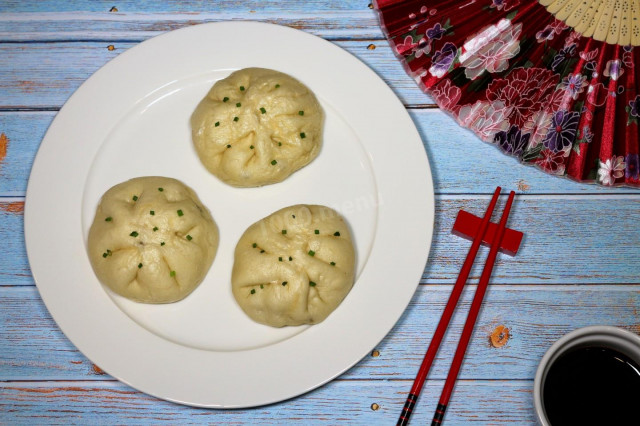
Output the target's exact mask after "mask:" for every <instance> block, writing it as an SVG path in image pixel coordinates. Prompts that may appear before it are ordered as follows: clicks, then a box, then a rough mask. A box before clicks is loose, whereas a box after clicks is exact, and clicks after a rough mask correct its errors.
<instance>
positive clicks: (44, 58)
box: [0, 40, 433, 110]
mask: <svg viewBox="0 0 640 426" xmlns="http://www.w3.org/2000/svg"><path fill="white" fill-rule="evenodd" d="M335 43H336V44H337V45H338V46H340V47H342V48H343V49H346V50H347V51H348V52H350V53H352V54H353V55H355V56H357V57H358V58H359V59H360V60H362V61H363V62H364V63H365V64H367V65H368V66H369V67H371V68H372V69H373V70H374V71H375V72H376V73H378V75H380V76H383V79H384V80H385V82H386V83H387V84H389V85H390V87H391V88H392V89H393V90H394V91H395V93H396V94H398V96H399V97H400V98H401V99H402V101H403V102H405V103H407V104H411V105H418V104H420V105H421V104H432V103H433V102H432V101H431V100H430V99H429V98H428V97H427V96H426V95H425V94H424V93H422V92H421V91H420V89H419V88H418V86H417V85H416V84H415V82H414V81H413V80H412V79H411V78H410V77H409V76H408V75H407V74H406V73H405V71H404V69H403V68H402V65H401V64H400V62H399V61H398V60H397V59H396V57H395V55H394V54H393V52H392V51H391V47H390V46H389V44H388V43H387V42H386V41H384V40H377V41H375V40H361V41H337V42H335ZM136 44H138V43H137V42H131V41H108V40H104V41H97V42H77V43H70V42H60V43H0V57H2V58H3V60H2V61H1V62H0V92H2V93H3V96H2V97H0V110H1V109H25V108H49V109H51V108H60V107H61V106H62V105H63V104H64V102H66V100H67V99H68V98H69V96H71V94H72V93H73V92H74V91H75V90H76V89H77V88H78V87H79V86H80V85H81V84H82V83H83V82H84V81H85V80H86V79H87V78H89V77H90V76H91V74H93V73H94V72H95V71H97V70H98V69H99V68H100V67H102V66H103V65H104V64H105V63H107V62H108V61H109V60H110V59H113V58H114V57H116V56H118V55H119V54H120V53H122V52H124V51H126V50H127V49H129V48H130V47H132V46H135V45H136ZM370 45H373V46H376V48H375V49H370V48H368V47H369V46H370ZM110 49H111V50H110ZM113 84H114V85H115V84H118V82H117V81H114V82H113Z"/></svg>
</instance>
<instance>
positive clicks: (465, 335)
mask: <svg viewBox="0 0 640 426" xmlns="http://www.w3.org/2000/svg"><path fill="white" fill-rule="evenodd" d="M514 196H515V192H513V191H511V193H509V198H508V199H507V203H506V205H505V207H504V211H503V212H502V217H501V218H500V225H499V226H498V231H497V232H496V234H495V235H494V237H493V241H492V242H491V249H490V250H489V255H488V256H487V261H486V262H485V264H484V269H483V270H482V275H481V276H480V281H479V282H478V287H477V288H476V294H475V295H474V296H473V302H471V308H470V309H469V313H468V315H467V321H466V322H465V324H464V328H463V329H462V336H461V337H460V341H459V342H458V347H457V349H456V354H455V355H454V357H453V361H452V362H451V368H450V369H449V374H448V375H447V381H446V382H445V383H444V388H443V389H442V393H441V394H440V401H438V407H437V408H436V412H435V414H434V415H433V420H432V422H431V426H439V425H441V424H442V422H443V418H444V413H445V411H446V410H447V405H448V404H449V398H450V397H451V392H452V391H453V387H454V385H455V382H456V379H457V378H458V373H459V372H460V367H461V366H462V360H463V359H464V354H465V352H466V350H467V346H468V345H469V340H470V339H471V333H473V327H474V326H475V325H476V319H477V318H478V313H479V312H480V306H482V300H483V299H484V295H485V293H486V291H487V286H488V285H489V278H491V272H492V271H493V266H494V264H495V261H496V256H497V255H498V250H499V249H500V240H502V237H503V235H504V231H505V228H506V225H507V219H508V218H509V212H510V211H511V204H512V203H513V197H514Z"/></svg>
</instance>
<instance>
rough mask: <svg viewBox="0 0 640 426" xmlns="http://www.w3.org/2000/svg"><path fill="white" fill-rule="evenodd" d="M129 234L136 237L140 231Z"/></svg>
mask: <svg viewBox="0 0 640 426" xmlns="http://www.w3.org/2000/svg"><path fill="white" fill-rule="evenodd" d="M129 236H130V237H133V238H135V237H137V236H138V233H137V232H136V231H133V232H132V233H130V234H129Z"/></svg>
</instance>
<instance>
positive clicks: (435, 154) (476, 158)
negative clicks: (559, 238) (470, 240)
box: [0, 109, 638, 197]
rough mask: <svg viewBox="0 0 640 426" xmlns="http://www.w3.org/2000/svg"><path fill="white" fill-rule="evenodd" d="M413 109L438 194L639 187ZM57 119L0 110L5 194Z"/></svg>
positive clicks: (20, 183) (18, 183) (25, 174)
mask: <svg viewBox="0 0 640 426" xmlns="http://www.w3.org/2000/svg"><path fill="white" fill-rule="evenodd" d="M409 113H410V114H411V117H412V118H413V121H414V122H415V124H416V126H417V128H418V131H419V132H420V135H421V137H422V140H423V142H424V146H425V149H426V151H427V153H428V156H429V159H430V163H431V168H432V174H433V178H434V183H435V185H434V186H435V192H436V193H437V194H491V193H492V192H493V190H494V189H495V187H496V186H498V185H501V186H503V187H504V188H505V189H514V190H517V191H518V192H520V193H523V194H596V193H601V194H607V195H610V194H613V193H632V194H633V193H636V194H637V193H638V190H637V189H630V188H615V189H612V188H606V187H602V186H599V185H589V184H580V183H577V182H573V181H571V180H568V179H559V178H557V177H554V176H550V175H548V174H546V173H544V172H542V171H540V170H538V169H537V168H535V167H531V166H522V165H520V164H519V163H518V162H517V161H516V160H515V159H514V158H512V157H508V156H506V155H504V154H502V152H501V151H500V150H499V149H498V148H497V147H495V146H493V145H491V144H487V143H484V142H482V141H480V140H479V139H478V138H476V137H475V136H474V135H473V134H472V133H471V132H469V131H468V130H466V129H464V128H462V127H460V126H458V124H457V123H456V122H455V121H454V120H453V119H452V118H451V117H449V116H448V115H447V114H445V113H443V112H441V111H440V110H438V109H411V110H409ZM54 117H55V112H52V111H43V112H33V111H29V112H25V111H22V112H0V135H2V134H4V135H5V137H6V139H7V142H6V146H7V153H6V156H5V158H4V159H0V196H5V197H17V196H24V194H25V190H26V185H27V180H28V178H29V173H30V170H31V164H32V163H33V159H34V157H35V155H36V151H37V149H38V147H39V144H40V142H41V140H42V138H43V136H44V134H45V132H46V130H47V128H48V126H49V124H50V123H51V121H52V120H53V118H54ZM461 153H462V154H461ZM496 171H499V173H497V172H496Z"/></svg>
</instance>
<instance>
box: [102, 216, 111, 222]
mask: <svg viewBox="0 0 640 426" xmlns="http://www.w3.org/2000/svg"><path fill="white" fill-rule="evenodd" d="M112 220H113V218H112V217H111V216H109V217H107V218H105V219H104V221H105V222H111V221H112Z"/></svg>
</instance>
